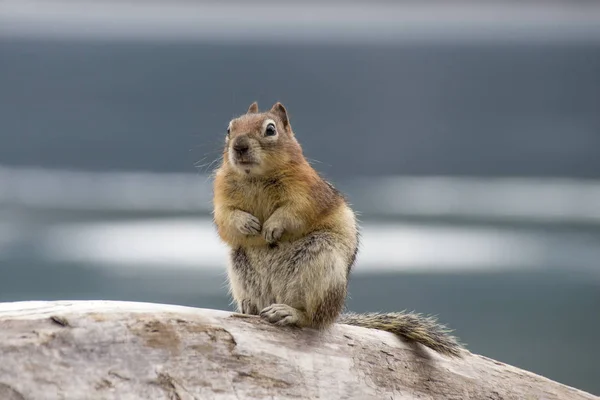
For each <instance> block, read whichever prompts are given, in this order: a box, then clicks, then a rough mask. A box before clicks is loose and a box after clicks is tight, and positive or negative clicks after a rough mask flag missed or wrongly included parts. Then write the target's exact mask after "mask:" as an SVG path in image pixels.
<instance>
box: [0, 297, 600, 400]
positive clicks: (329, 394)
mask: <svg viewBox="0 0 600 400" xmlns="http://www.w3.org/2000/svg"><path fill="white" fill-rule="evenodd" d="M0 357H1V359H0V399H2V400H22V399H26V400H34V399H35V400H54V399H73V400H87V399H89V400H93V399H122V400H126V399H144V400H148V399H157V400H160V399H168V400H190V399H197V400H200V399H202V400H204V399H378V400H380V399H421V400H423V399H460V400H462V399H478V400H479V399H492V400H494V399H518V400H528V399H532V400H533V399H545V400H553V399H565V400H566V399H569V400H578V399H598V397H596V396H593V395H591V394H588V393H585V392H582V391H579V390H577V389H573V388H570V387H567V386H564V385H561V384H559V383H556V382H553V381H551V380H549V379H546V378H543V377H541V376H538V375H535V374H532V373H530V372H526V371H523V370H520V369H518V368H515V367H512V366H509V365H506V364H503V363H500V362H497V361H494V360H490V359H488V358H485V357H482V356H478V355H474V354H471V353H469V352H466V353H465V358H464V359H449V358H446V357H442V356H439V355H438V354H436V353H434V352H432V351H430V350H428V349H424V348H420V347H416V346H412V345H408V344H405V343H403V342H401V341H400V340H398V339H397V338H396V337H394V336H393V335H392V334H389V333H386V332H380V331H375V330H369V329H363V328H357V327H351V326H343V325H337V326H335V327H333V328H332V329H330V330H328V331H325V332H316V331H312V330H300V329H293V328H279V327H275V326H271V325H269V324H268V323H266V322H263V321H260V320H259V319H258V318H256V317H245V316H240V315H238V314H232V313H229V312H225V311H215V310H206V309H195V308H189V307H180V306H170V305H162V304H149V303H129V302H107V301H80V302H71V301H61V302H19V303H0Z"/></svg>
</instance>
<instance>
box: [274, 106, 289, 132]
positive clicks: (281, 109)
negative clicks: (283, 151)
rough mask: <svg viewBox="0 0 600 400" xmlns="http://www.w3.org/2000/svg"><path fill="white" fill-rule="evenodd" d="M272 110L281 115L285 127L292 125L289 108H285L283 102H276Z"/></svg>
mask: <svg viewBox="0 0 600 400" xmlns="http://www.w3.org/2000/svg"><path fill="white" fill-rule="evenodd" d="M271 112H272V113H273V114H275V115H277V116H278V117H279V119H280V120H281V122H282V123H283V126H284V127H285V128H289V127H290V120H289V118H288V115H287V110H286V109H285V107H284V106H283V104H281V103H280V102H277V103H275V105H273V107H271Z"/></svg>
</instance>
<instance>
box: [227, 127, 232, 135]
mask: <svg viewBox="0 0 600 400" xmlns="http://www.w3.org/2000/svg"><path fill="white" fill-rule="evenodd" d="M230 133H231V128H227V136H229V134H230Z"/></svg>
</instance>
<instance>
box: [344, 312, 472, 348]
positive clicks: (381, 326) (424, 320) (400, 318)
mask: <svg viewBox="0 0 600 400" xmlns="http://www.w3.org/2000/svg"><path fill="white" fill-rule="evenodd" d="M337 322H338V323H341V324H346V325H354V326H360V327H363V328H371V329H378V330H382V331H387V332H391V333H393V334H395V335H397V336H400V337H402V338H404V339H407V340H409V341H412V342H417V343H420V344H422V345H424V346H427V347H429V348H430V349H433V350H435V351H437V352H438V353H442V354H445V355H447V356H451V357H459V358H460V357H461V348H462V346H461V344H460V343H459V342H458V340H457V339H456V338H455V337H454V336H452V335H451V334H450V332H451V330H449V329H448V328H446V327H445V326H444V325H441V324H439V323H438V322H437V321H436V319H435V318H434V317H427V316H423V315H420V314H416V313H407V312H394V313H367V314H355V313H348V314H343V315H341V316H340V318H339V320H338V321H337Z"/></svg>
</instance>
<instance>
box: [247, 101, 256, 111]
mask: <svg viewBox="0 0 600 400" xmlns="http://www.w3.org/2000/svg"><path fill="white" fill-rule="evenodd" d="M257 112H258V103H257V102H254V103H252V104H250V107H249V108H248V112H247V113H246V114H256V113H257Z"/></svg>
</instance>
